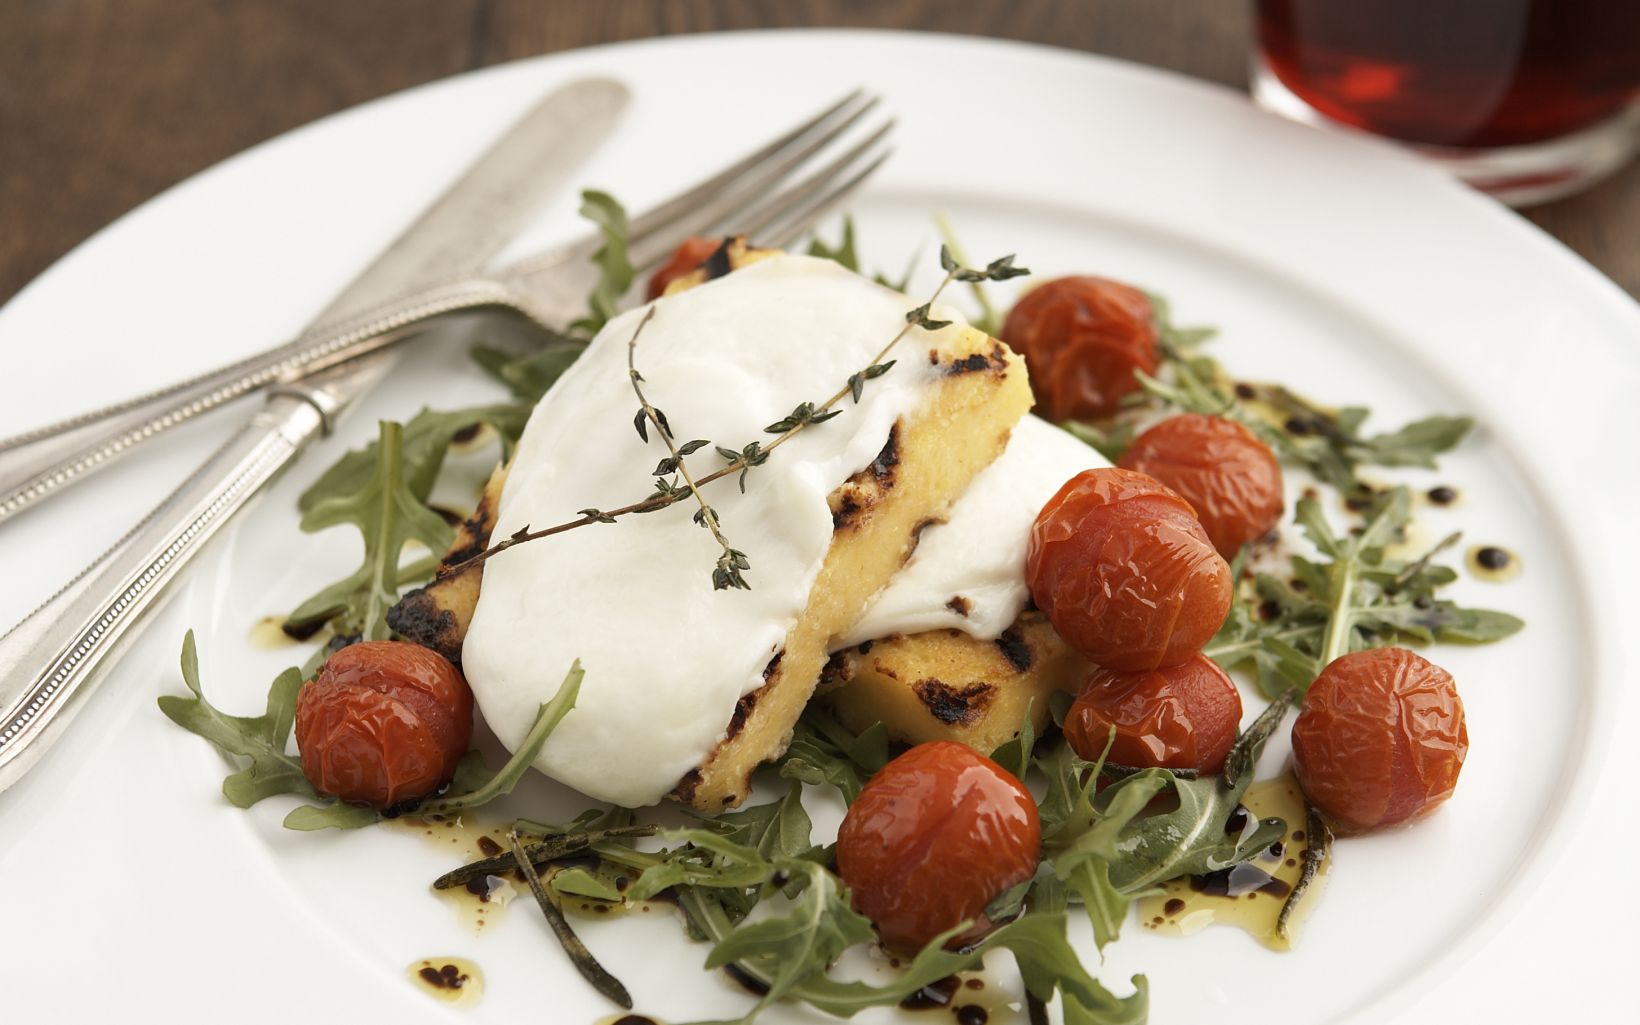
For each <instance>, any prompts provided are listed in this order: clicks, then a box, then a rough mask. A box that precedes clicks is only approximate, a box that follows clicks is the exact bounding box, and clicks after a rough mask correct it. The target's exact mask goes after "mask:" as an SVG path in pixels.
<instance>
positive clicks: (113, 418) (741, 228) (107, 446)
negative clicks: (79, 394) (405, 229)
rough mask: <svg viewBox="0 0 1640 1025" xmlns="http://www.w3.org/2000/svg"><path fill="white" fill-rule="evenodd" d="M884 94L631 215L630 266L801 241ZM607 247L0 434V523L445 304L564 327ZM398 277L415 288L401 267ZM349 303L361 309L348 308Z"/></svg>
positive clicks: (551, 259)
mask: <svg viewBox="0 0 1640 1025" xmlns="http://www.w3.org/2000/svg"><path fill="white" fill-rule="evenodd" d="M876 102H877V101H876V100H875V99H874V98H870V97H866V96H863V95H862V94H861V93H859V92H855V93H852V94H850V95H849V96H846V97H844V98H843V100H841V101H840V102H838V103H836V104H834V105H833V106H831V107H829V108H827V109H826V110H824V111H822V112H821V113H820V114H818V115H816V116H815V117H813V118H811V119H809V120H808V121H806V122H804V123H803V124H800V125H798V126H797V127H795V128H793V129H791V130H790V131H788V132H785V133H783V134H782V135H781V136H780V137H778V138H776V139H774V140H773V141H771V142H770V143H768V144H767V145H765V146H762V147H759V148H758V149H757V150H756V151H754V152H752V153H750V154H748V155H747V156H746V157H744V158H742V159H741V160H738V161H736V162H735V163H733V164H732V165H730V166H729V167H727V168H725V169H724V170H723V171H721V172H719V173H717V174H715V175H713V176H711V177H710V178H708V179H707V180H706V181H703V182H701V183H700V184H699V185H697V186H694V187H692V188H690V189H688V190H687V191H685V192H683V193H682V194H680V195H678V196H676V197H675V198H673V199H671V200H668V201H667V202H664V203H662V204H660V205H659V206H657V207H655V208H654V209H652V210H649V211H647V212H646V213H644V214H642V215H640V216H638V217H635V218H633V219H632V221H631V224H630V236H629V240H628V242H629V246H630V257H631V259H632V262H633V263H634V264H635V265H636V266H637V267H638V268H639V269H640V270H646V269H649V268H652V267H654V266H656V265H658V264H659V263H660V262H662V261H663V260H665V259H666V257H667V256H668V255H669V254H670V253H671V252H672V250H673V249H674V248H675V247H676V246H677V244H678V243H679V242H680V241H682V239H683V238H685V237H687V236H688V235H691V234H702V233H705V234H710V233H712V232H713V231H714V230H723V231H727V230H731V229H732V230H735V231H738V232H743V233H746V234H749V235H754V236H756V237H757V240H758V241H759V242H760V243H762V244H766V245H784V244H787V243H789V242H791V241H793V240H795V239H796V237H797V236H798V235H800V234H801V233H802V231H803V230H804V229H805V228H806V227H807V226H808V225H809V224H811V223H813V221H814V220H815V219H816V218H817V217H818V212H820V211H824V210H825V209H827V208H829V207H830V206H831V205H832V204H833V203H835V202H836V200H837V199H838V198H839V197H840V196H841V195H845V194H847V192H848V191H850V190H851V189H852V188H854V187H855V186H856V185H858V184H859V182H860V181H861V180H863V179H864V178H865V176H866V175H869V174H870V173H871V172H872V171H873V170H875V168H876V166H877V165H878V164H879V163H881V161H882V160H883V159H884V158H885V157H886V155H887V150H886V147H885V146H884V139H885V137H886V135H887V133H888V131H889V130H890V128H891V127H892V122H888V123H885V124H883V125H881V126H880V127H879V128H877V130H876V131H874V132H872V133H870V134H868V135H866V136H865V138H864V139H863V140H862V141H860V142H858V143H856V144H854V145H853V146H851V147H849V148H847V149H846V150H844V151H843V152H841V154H839V155H836V156H835V157H833V158H832V159H831V160H830V161H829V162H828V163H826V164H825V165H824V166H823V167H821V168H820V169H819V170H816V171H813V172H812V173H810V174H809V175H808V176H807V177H806V178H803V179H801V180H799V181H797V182H795V183H790V179H791V178H792V177H793V176H794V175H795V174H797V173H798V172H801V171H804V170H807V169H808V168H809V167H810V166H812V165H813V164H814V163H815V162H816V161H817V160H818V159H819V158H820V157H821V156H822V155H824V154H826V153H828V152H829V151H830V149H832V148H834V144H837V143H839V142H840V140H841V139H842V137H843V136H844V135H845V133H847V132H848V131H849V129H851V128H852V127H854V126H855V125H857V124H858V123H859V122H860V121H861V120H862V119H863V118H864V117H865V116H866V114H867V113H868V112H869V111H870V110H871V109H872V108H873V107H874V106H875V104H876ZM781 186H785V187H784V188H783V189H781ZM777 190H779V191H777ZM602 244H603V243H602V239H601V238H600V237H599V236H597V235H596V234H594V235H592V236H590V237H587V238H584V239H581V240H578V241H576V242H572V243H570V244H568V245H565V246H562V247H558V248H554V249H552V250H550V251H547V252H544V253H540V254H537V255H535V256H532V257H530V258H528V259H526V260H523V261H520V262H518V263H515V264H513V265H511V266H508V267H505V268H502V269H501V270H499V271H496V272H494V273H491V274H488V275H484V276H478V277H464V276H462V275H452V274H448V273H447V274H445V275H444V276H443V280H441V281H435V282H431V283H430V282H428V280H427V279H426V278H425V277H423V278H422V279H420V280H417V281H415V282H414V283H413V284H415V285H417V286H422V287H417V288H414V289H411V288H408V287H401V288H400V289H399V290H398V291H397V292H396V293H395V292H390V291H388V290H386V289H381V288H374V289H371V290H370V293H369V294H368V296H367V298H368V299H370V300H373V301H371V302H368V303H366V302H350V303H349V304H348V308H347V309H346V310H343V309H341V308H339V307H337V306H333V307H332V308H331V309H328V310H326V312H325V314H324V315H321V316H320V318H319V322H318V323H315V324H314V325H312V326H310V327H309V328H308V329H307V330H305V331H304V332H303V333H302V334H301V335H300V336H298V337H297V338H296V339H294V340H293V341H290V342H288V343H285V344H283V345H280V346H277V347H275V348H273V349H270V350H268V351H266V352H263V353H261V354H258V355H256V356H252V357H250V358H248V359H245V360H241V361H239V362H236V363H234V364H231V365H229V366H226V367H222V368H220V369H218V370H215V371H211V372H209V373H206V374H202V375H200V376H198V377H194V378H190V379H188V380H186V381H181V382H179V383H177V384H174V385H171V386H169V387H167V388H164V389H161V390H159V391H156V392H152V393H150V394H147V395H143V396H138V397H137V398H134V399H131V400H128V401H125V402H121V403H118V404H116V405H114V406H110V407H107V408H105V409H101V410H97V411H94V412H90V413H86V414H83V415H80V416H76V417H72V418H70V419H68V420H64V421H61V422H59V423H56V424H51V425H49V426H46V427H41V428H38V429H35V430H31V431H28V432H26V433H24V434H20V435H17V436H15V437H11V438H6V439H0V521H4V520H6V519H8V518H9V517H11V516H15V515H17V514H18V513H20V512H22V511H23V510H24V509H26V508H29V507H30V506H32V505H34V504H36V503H38V502H40V501H41V500H43V499H45V498H47V497H49V496H50V495H52V494H54V493H56V492H58V491H60V490H61V489H63V488H65V487H67V486H69V485H71V484H73V483H75V482H77V481H80V480H83V479H85V478H86V477H88V476H90V475H91V474H93V473H95V472H96V471H98V470H101V469H103V468H105V467H107V466H110V465H112V464H113V463H114V462H115V461H117V460H118V459H119V458H121V457H122V456H124V455H125V454H126V453H128V452H130V451H131V450H132V449H133V448H134V447H135V446H136V445H138V444H140V443H141V442H143V441H146V440H148V439H150V438H153V437H155V436H157V435H158V434H160V433H162V432H164V431H166V430H168V429H169V428H171V427H174V426H176V425H178V424H181V423H185V422H187V421H188V420H191V419H192V418H194V417H196V416H198V415H200V414H202V413H205V412H208V411H210V410H212V409H215V408H217V407H219V406H221V405H223V404H224V403H227V402H230V401H232V400H234V399H237V398H239V397H241V396H243V395H245V394H247V393H249V392H252V391H255V390H256V389H258V388H262V387H265V386H267V385H269V384H271V383H274V382H280V381H290V380H292V379H294V378H296V377H299V376H300V375H302V374H304V373H312V372H314V371H316V370H321V369H324V368H326V367H329V366H334V365H336V364H338V363H341V362H344V361H346V360H349V359H353V358H356V357H358V356H360V355H363V354H365V353H368V352H371V351H373V350H376V349H380V348H385V347H388V346H391V345H393V344H395V343H397V342H399V341H401V340H403V339H404V338H406V337H409V336H411V335H413V334H416V333H418V332H419V331H420V330H422V329H423V327H424V326H425V324H426V322H427V321H428V320H429V319H430V318H433V317H436V316H438V315H440V314H444V313H451V312H455V311H458V310H470V309H475V308H479V307H485V306H503V307H511V308H513V309H515V310H518V311H520V312H522V313H524V314H525V315H526V316H528V317H531V318H532V319H534V320H536V321H537V322H539V323H542V324H545V325H546V326H548V327H551V328H561V327H562V326H563V325H564V324H565V323H566V322H567V321H568V320H569V319H571V318H572V317H573V316H575V315H576V314H577V313H579V312H580V311H581V308H582V306H583V300H584V298H585V296H586V294H587V292H588V291H590V290H591V288H592V286H593V284H594V283H595V279H596V270H595V268H594V267H593V265H592V263H591V257H592V254H593V253H594V252H596V250H597V249H598V248H599V246H601V245H602ZM475 269H476V268H469V267H463V268H462V270H464V271H470V270H475ZM400 284H401V286H403V285H404V284H405V282H404V280H403V278H402V277H401V278H400ZM350 291H351V290H350ZM361 297H363V296H361ZM353 298H354V297H353V296H351V295H350V296H349V299H353ZM366 306H368V307H369V308H368V309H366V308H365V307H366ZM343 313H346V314H350V315H348V316H339V315H340V314H343Z"/></svg>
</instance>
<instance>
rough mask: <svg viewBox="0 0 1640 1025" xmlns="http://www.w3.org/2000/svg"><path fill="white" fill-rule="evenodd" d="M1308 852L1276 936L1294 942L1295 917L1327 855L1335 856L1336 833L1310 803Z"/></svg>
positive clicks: (1306, 813)
mask: <svg viewBox="0 0 1640 1025" xmlns="http://www.w3.org/2000/svg"><path fill="white" fill-rule="evenodd" d="M1304 829H1305V834H1304V852H1303V853H1302V854H1300V855H1299V860H1300V861H1302V862H1303V867H1302V868H1301V869H1299V872H1298V881H1297V882H1295V883H1294V884H1293V890H1292V892H1291V893H1289V894H1287V900H1286V901H1285V902H1283V903H1282V905H1281V914H1280V915H1278V916H1277V917H1276V935H1277V936H1279V937H1281V938H1282V939H1283V940H1286V941H1287V942H1288V943H1289V944H1290V943H1292V942H1293V937H1292V933H1291V926H1292V920H1293V915H1294V914H1296V913H1297V911H1298V907H1299V904H1300V903H1301V902H1302V901H1303V900H1304V896H1305V894H1307V893H1309V892H1310V886H1311V885H1312V884H1313V883H1314V882H1315V877H1316V875H1317V874H1318V873H1320V871H1321V866H1322V865H1324V864H1326V861H1327V856H1328V855H1329V854H1331V853H1332V830H1330V829H1328V828H1327V824H1326V823H1325V822H1323V821H1322V820H1321V813H1320V812H1318V811H1316V810H1315V806H1314V805H1311V804H1308V803H1306V804H1305V806H1304Z"/></svg>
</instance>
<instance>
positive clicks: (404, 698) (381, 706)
mask: <svg viewBox="0 0 1640 1025" xmlns="http://www.w3.org/2000/svg"><path fill="white" fill-rule="evenodd" d="M472 733H473V695H472V691H471V690H470V689H468V687H467V682H466V680H464V679H462V677H461V674H460V672H459V671H457V670H456V668H455V666H453V665H451V664H450V662H449V661H447V660H446V659H444V658H443V657H441V656H440V655H438V654H437V653H435V652H432V651H429V650H428V649H426V648H422V647H419V646H418V645H414V644H407V643H404V642H402V641H367V642H364V643H360V644H354V645H350V646H348V647H346V648H343V649H342V650H341V651H339V652H337V653H336V654H334V655H332V656H331V657H330V660H329V661H328V662H326V663H325V665H324V667H323V668H322V669H321V670H320V671H319V675H318V676H317V677H316V678H315V679H313V680H310V681H309V682H308V683H306V684H304V685H303V687H302V690H301V692H300V693H299V694H298V695H297V698H296V746H297V750H298V751H299V752H300V754H301V761H302V774H303V775H305V776H306V777H307V778H308V782H310V783H312V784H313V788H314V789H315V790H316V791H318V792H319V793H321V794H325V795H329V796H334V797H338V798H341V799H342V800H344V801H349V802H352V803H356V804H366V805H369V806H371V807H374V808H386V807H390V806H392V805H395V804H399V803H401V802H403V801H407V800H413V799H415V798H418V797H423V796H426V795H427V794H429V793H432V792H433V791H435V790H437V789H438V788H439V787H441V786H443V785H444V784H445V783H447V782H448V781H449V780H450V778H451V776H452V775H454V773H455V768H456V763H457V762H459V761H460V760H461V756H462V755H463V754H464V753H465V752H466V750H467V746H468V744H469V743H470V742H471V740H472Z"/></svg>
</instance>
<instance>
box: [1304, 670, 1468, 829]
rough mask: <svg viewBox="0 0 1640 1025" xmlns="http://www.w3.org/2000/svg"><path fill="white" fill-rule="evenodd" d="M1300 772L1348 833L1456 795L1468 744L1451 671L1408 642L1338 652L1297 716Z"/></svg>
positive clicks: (1310, 792)
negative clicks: (1399, 645) (1410, 648)
mask: <svg viewBox="0 0 1640 1025" xmlns="http://www.w3.org/2000/svg"><path fill="white" fill-rule="evenodd" d="M1292 739H1293V770H1294V774H1295V775H1296V776H1297V777H1298V780H1299V785H1300V786H1301V787H1302V788H1303V789H1304V793H1305V795H1306V796H1307V797H1308V798H1309V799H1310V801H1311V803H1313V804H1314V805H1315V806H1316V808H1318V809H1319V810H1320V811H1321V812H1322V813H1323V814H1324V815H1326V816H1327V817H1328V819H1329V820H1331V821H1332V823H1333V824H1334V826H1335V827H1336V828H1337V829H1338V830H1339V831H1340V832H1342V833H1366V832H1371V831H1373V830H1376V829H1381V828H1385V827H1389V826H1395V825H1400V824H1403V823H1407V822H1411V821H1414V820H1416V819H1418V818H1421V817H1423V816H1424V815H1427V814H1429V813H1430V812H1431V811H1433V810H1434V809H1435V808H1437V807H1439V806H1440V805H1441V804H1442V803H1443V802H1445V801H1446V800H1447V799H1448V798H1449V797H1451V796H1452V792H1453V790H1454V788H1455V787H1456V786H1457V782H1458V775H1459V772H1460V771H1461V770H1462V768H1463V763H1464V758H1465V756H1466V755H1467V753H1468V750H1469V731H1468V726H1467V724H1466V723H1465V720H1464V711H1463V701H1462V699H1461V698H1459V696H1458V691H1457V687H1456V685H1455V683H1454V682H1453V679H1452V676H1451V674H1449V673H1448V672H1447V671H1446V670H1444V669H1442V668H1441V667H1440V666H1437V665H1434V664H1433V663H1431V662H1429V661H1427V660H1425V659H1424V658H1422V657H1421V656H1419V655H1417V654H1415V653H1414V652H1411V651H1408V650H1407V649H1405V648H1375V649H1371V650H1368V651H1357V652H1353V653H1351V654H1348V655H1343V656H1341V657H1339V658H1338V659H1336V660H1334V661H1333V662H1332V663H1331V664H1330V665H1328V666H1327V667H1326V668H1325V669H1324V670H1322V672H1321V675H1320V676H1319V677H1317V678H1316V681H1315V683H1313V684H1311V686H1310V689H1309V691H1308V692H1307V693H1306V694H1305V696H1304V707H1303V709H1302V711H1300V713H1299V716H1298V719H1297V720H1296V721H1295V722H1294V723H1293V731H1292Z"/></svg>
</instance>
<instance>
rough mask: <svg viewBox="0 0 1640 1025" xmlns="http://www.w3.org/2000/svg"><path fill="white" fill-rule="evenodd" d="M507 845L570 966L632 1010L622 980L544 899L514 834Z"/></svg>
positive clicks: (542, 889) (550, 899)
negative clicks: (600, 961) (611, 972)
mask: <svg viewBox="0 0 1640 1025" xmlns="http://www.w3.org/2000/svg"><path fill="white" fill-rule="evenodd" d="M507 846H508V847H509V848H511V850H512V855H513V864H514V865H515V866H517V868H518V871H520V872H522V873H524V881H525V882H526V883H528V884H529V887H530V893H531V895H533V896H534V897H535V903H536V905H537V906H538V907H540V909H541V914H542V915H543V916H544V917H545V918H546V920H547V924H548V925H550V926H551V927H552V932H553V935H554V936H556V937H558V943H559V945H560V946H562V947H563V948H564V953H566V954H568V955H569V960H570V963H571V964H573V965H574V966H575V970H576V971H578V972H580V973H581V978H583V979H585V980H587V981H588V982H590V983H592V987H593V988H594V989H596V990H597V991H598V992H600V993H602V994H603V995H604V996H606V997H608V998H609V999H610V1000H612V1001H613V1002H614V1003H615V1004H617V1005H619V1006H620V1007H624V1008H626V1009H627V1010H629V1011H630V1010H632V996H631V994H629V993H628V992H627V990H626V987H625V986H623V985H621V980H620V979H617V978H616V977H615V976H613V975H611V974H609V971H608V969H606V968H605V967H604V966H603V965H601V964H599V963H598V959H597V958H595V957H593V956H592V951H590V950H588V949H587V945H586V944H585V943H582V942H581V937H579V936H577V935H575V930H574V929H571V928H570V925H569V922H568V920H566V919H565V918H564V913H563V912H562V911H559V910H558V905H556V904H554V903H553V902H552V898H551V897H549V896H547V891H546V890H545V889H544V888H543V887H542V886H541V877H540V876H538V875H536V874H535V865H534V864H532V863H531V862H530V859H529V856H528V855H527V854H525V853H524V848H523V846H521V845H520V844H519V842H518V834H517V833H516V832H509V833H508V834H507Z"/></svg>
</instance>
